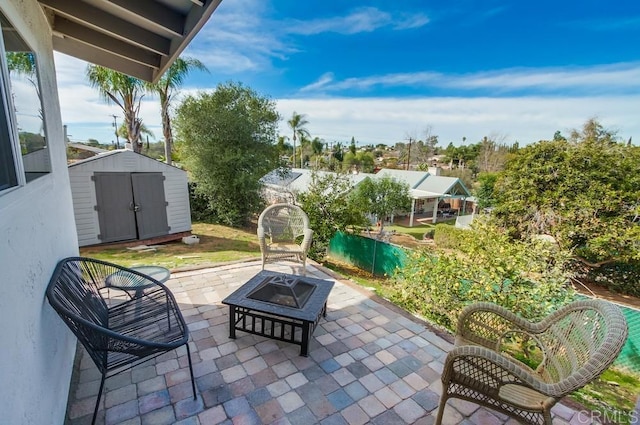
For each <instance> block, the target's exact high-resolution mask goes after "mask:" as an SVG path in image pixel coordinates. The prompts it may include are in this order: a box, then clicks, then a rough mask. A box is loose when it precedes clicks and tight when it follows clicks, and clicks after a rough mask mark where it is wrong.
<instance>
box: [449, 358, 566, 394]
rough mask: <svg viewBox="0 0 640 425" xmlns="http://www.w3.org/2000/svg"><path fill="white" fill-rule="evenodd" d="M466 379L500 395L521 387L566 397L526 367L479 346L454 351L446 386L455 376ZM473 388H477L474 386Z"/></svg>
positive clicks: (450, 360) (450, 359)
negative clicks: (506, 387) (508, 388)
mask: <svg viewBox="0 0 640 425" xmlns="http://www.w3.org/2000/svg"><path fill="white" fill-rule="evenodd" d="M460 375H462V376H464V379H465V382H469V380H471V381H473V382H477V384H478V386H479V387H484V388H486V387H489V388H492V389H493V390H495V391H496V392H497V391H499V390H500V388H501V387H502V386H504V385H508V384H512V385H520V386H523V387H527V388H530V389H532V390H535V391H537V392H539V393H541V394H544V395H545V396H548V397H554V398H559V397H563V396H564V395H565V394H563V393H560V392H559V391H558V386H557V385H553V384H548V383H546V382H544V381H542V380H541V379H540V378H539V377H538V376H537V375H536V374H535V372H534V371H533V370H531V369H530V368H529V367H527V366H526V365H524V364H523V363H521V362H519V361H517V360H514V359H512V358H509V357H507V356H504V355H502V354H500V353H498V352H496V351H493V350H491V349H489V348H486V347H481V346H477V345H464V346H458V347H454V348H453V349H452V350H451V351H450V352H449V353H448V355H447V358H446V360H445V365H444V371H443V373H442V382H443V383H447V382H449V380H451V379H452V377H453V376H460ZM472 386H473V385H472Z"/></svg>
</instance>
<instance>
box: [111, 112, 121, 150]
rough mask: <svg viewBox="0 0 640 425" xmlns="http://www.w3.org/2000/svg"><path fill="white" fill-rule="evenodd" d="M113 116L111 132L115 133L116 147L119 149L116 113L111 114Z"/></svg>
mask: <svg viewBox="0 0 640 425" xmlns="http://www.w3.org/2000/svg"><path fill="white" fill-rule="evenodd" d="M111 116H112V117H113V132H114V133H116V149H120V137H119V136H118V121H117V118H118V116H117V115H111Z"/></svg>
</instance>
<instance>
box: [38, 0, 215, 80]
mask: <svg viewBox="0 0 640 425" xmlns="http://www.w3.org/2000/svg"><path fill="white" fill-rule="evenodd" d="M38 2H39V3H40V5H41V6H42V8H43V9H44V12H45V14H46V16H47V18H48V21H49V25H50V26H51V30H52V38H53V48H54V50H57V51H59V52H62V53H65V54H67V55H70V56H74V57H76V58H79V59H83V60H85V61H87V62H91V63H94V64H96V65H101V66H105V67H108V68H111V69H114V70H116V71H118V72H121V73H123V74H127V75H131V76H133V77H136V78H139V79H142V80H145V81H152V82H156V81H157V80H158V79H160V77H161V76H162V74H163V73H164V72H165V71H166V70H167V69H168V68H169V67H170V66H171V64H172V63H173V62H174V61H175V60H176V58H177V57H178V56H179V55H180V53H181V52H182V51H183V50H184V49H185V48H186V47H187V45H188V44H189V42H191V40H192V39H193V37H194V36H195V35H196V34H197V33H198V31H200V29H201V28H202V27H203V26H204V24H205V23H206V22H207V20H208V19H209V17H210V16H211V15H212V14H213V12H214V11H215V10H216V8H217V7H218V5H219V4H220V2H221V0H134V1H131V0H38Z"/></svg>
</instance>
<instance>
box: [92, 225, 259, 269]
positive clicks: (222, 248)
mask: <svg viewBox="0 0 640 425" xmlns="http://www.w3.org/2000/svg"><path fill="white" fill-rule="evenodd" d="M192 233H193V234H194V235H198V237H199V238H200V243H199V244H197V245H186V244H184V243H182V241H179V240H178V241H175V242H168V243H164V244H161V245H156V246H157V247H158V248H156V250H155V251H153V252H139V251H134V250H130V249H127V248H126V247H124V246H122V245H112V246H107V247H89V248H80V255H82V256H85V257H92V258H97V259H100V260H104V261H110V262H112V263H116V264H121V265H123V266H126V267H132V266H142V265H156V266H163V267H167V268H169V269H176V268H181V267H187V266H195V265H202V264H214V263H222V262H227V261H235V260H243V259H255V258H260V245H259V244H258V237H257V236H256V232H255V230H250V229H235V228H231V227H226V226H220V225H217V224H207V223H193V229H192Z"/></svg>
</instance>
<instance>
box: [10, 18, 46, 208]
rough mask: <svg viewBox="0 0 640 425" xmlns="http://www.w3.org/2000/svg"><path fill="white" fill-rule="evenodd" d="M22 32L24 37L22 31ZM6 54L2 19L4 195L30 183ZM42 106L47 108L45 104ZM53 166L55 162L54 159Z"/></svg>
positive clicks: (38, 77) (38, 76)
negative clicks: (23, 160) (28, 181)
mask: <svg viewBox="0 0 640 425" xmlns="http://www.w3.org/2000/svg"><path fill="white" fill-rule="evenodd" d="M0 13H1V14H2V17H3V19H4V20H6V21H9V19H8V18H7V17H6V15H5V14H4V11H3V10H2V9H0ZM9 24H11V22H10V21H9ZM11 25H12V24H11ZM14 28H15V27H14ZM16 31H17V28H16ZM18 35H19V36H20V38H22V35H21V34H20V33H19V31H18ZM33 54H34V55H35V56H36V69H37V68H38V60H37V55H36V53H35V52H33ZM6 57H7V56H6V48H5V40H4V36H3V25H2V22H0V113H1V114H2V116H1V117H0V144H1V146H0V196H2V195H3V194H5V193H8V192H11V191H12V190H15V189H17V188H20V187H23V186H25V185H26V184H27V177H26V174H25V170H24V164H23V162H22V152H21V148H20V137H19V135H18V120H17V117H16V114H15V109H16V108H15V104H14V102H13V98H12V95H11V93H12V91H11V81H10V78H9V68H8V65H7V59H6ZM36 72H37V79H38V86H40V75H39V69H37V71H36ZM41 107H42V108H44V105H42V106H41ZM43 120H44V117H43ZM43 125H44V121H43ZM5 132H6V133H5ZM49 161H50V159H49ZM49 166H51V164H50V163H49ZM50 173H51V171H49V174H50Z"/></svg>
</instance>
